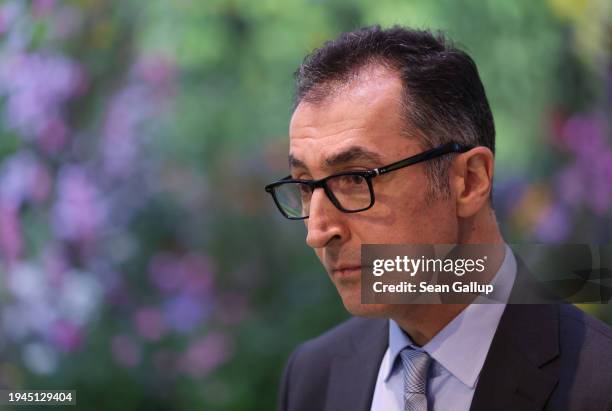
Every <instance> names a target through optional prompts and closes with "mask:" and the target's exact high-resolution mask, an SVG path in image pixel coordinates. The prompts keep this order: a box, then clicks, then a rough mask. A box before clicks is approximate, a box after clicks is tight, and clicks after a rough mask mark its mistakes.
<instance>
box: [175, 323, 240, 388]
mask: <svg viewBox="0 0 612 411" xmlns="http://www.w3.org/2000/svg"><path fill="white" fill-rule="evenodd" d="M231 352H232V346H231V340H230V338H228V337H227V336H226V335H224V334H221V333H218V332H213V333H210V334H207V335H206V336H204V337H202V338H200V339H197V340H195V341H194V342H193V343H192V344H191V345H190V346H189V348H188V349H187V351H186V352H185V353H184V354H183V356H182V358H181V359H180V362H179V364H180V365H179V367H180V369H181V371H183V372H185V373H187V374H189V375H191V376H193V377H196V378H201V377H204V376H206V375H207V374H209V373H210V372H211V371H212V370H213V369H215V368H216V367H217V366H218V365H219V364H221V363H223V362H225V361H226V360H227V359H228V358H229V357H230V355H231Z"/></svg>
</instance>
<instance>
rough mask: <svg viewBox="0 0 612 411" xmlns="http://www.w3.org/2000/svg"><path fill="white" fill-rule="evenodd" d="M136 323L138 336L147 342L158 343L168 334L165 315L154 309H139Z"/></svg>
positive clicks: (135, 316)
mask: <svg viewBox="0 0 612 411" xmlns="http://www.w3.org/2000/svg"><path fill="white" fill-rule="evenodd" d="M134 323H135V325H136V330H137V331H138V334H140V335H141V336H142V337H143V338H145V339H147V340H151V341H157V340H159V339H160V338H161V337H162V336H163V335H164V334H165V333H166V323H165V322H164V316H163V313H162V312H161V311H160V310H158V309H157V308H154V307H145V308H141V309H139V310H138V311H137V312H136V313H135V314H134Z"/></svg>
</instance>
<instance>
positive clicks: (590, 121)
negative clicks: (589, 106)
mask: <svg viewBox="0 0 612 411" xmlns="http://www.w3.org/2000/svg"><path fill="white" fill-rule="evenodd" d="M605 136H606V117H605V116H604V115H603V114H601V113H585V114H575V115H573V116H571V117H570V118H569V119H567V121H566V122H565V124H564V126H563V128H562V130H561V139H562V141H563V142H564V143H565V145H566V147H567V148H568V149H569V150H570V151H571V152H573V153H575V154H576V155H577V156H579V157H582V158H586V159H588V158H590V157H592V156H593V155H596V154H597V153H598V152H599V151H601V150H602V149H604V148H605V138H606V137H605Z"/></svg>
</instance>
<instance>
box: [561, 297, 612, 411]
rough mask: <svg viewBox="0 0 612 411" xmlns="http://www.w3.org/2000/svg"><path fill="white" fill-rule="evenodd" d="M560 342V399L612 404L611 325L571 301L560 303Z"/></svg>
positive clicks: (597, 406)
mask: <svg viewBox="0 0 612 411" xmlns="http://www.w3.org/2000/svg"><path fill="white" fill-rule="evenodd" d="M559 342H560V344H559V352H560V358H561V367H560V375H559V376H560V382H559V390H560V391H561V392H562V393H563V394H561V396H560V399H561V398H563V399H564V400H563V401H561V402H562V403H566V404H572V405H573V406H575V407H576V408H582V407H585V408H584V409H603V408H605V407H606V406H610V405H612V397H611V396H610V387H612V328H610V326H608V325H606V324H605V323H603V322H601V321H599V320H598V319H596V318H594V317H592V316H590V315H589V314H587V313H585V312H584V311H582V310H580V309H579V308H577V307H575V306H573V305H570V304H562V305H560V307H559ZM588 404H590V407H589V406H587V405H588ZM571 409H573V408H571Z"/></svg>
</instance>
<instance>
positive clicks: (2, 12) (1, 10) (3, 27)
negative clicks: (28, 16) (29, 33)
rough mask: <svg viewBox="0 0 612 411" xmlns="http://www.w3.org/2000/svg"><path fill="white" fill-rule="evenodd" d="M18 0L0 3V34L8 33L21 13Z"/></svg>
mask: <svg viewBox="0 0 612 411" xmlns="http://www.w3.org/2000/svg"><path fill="white" fill-rule="evenodd" d="M19 3H20V2H17V1H6V2H3V3H2V4H0V34H4V33H6V32H7V31H8V30H9V29H10V27H11V25H12V24H13V22H14V21H15V20H16V19H17V17H18V16H19V14H20V13H21V10H20V9H21V5H20V4H19Z"/></svg>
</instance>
